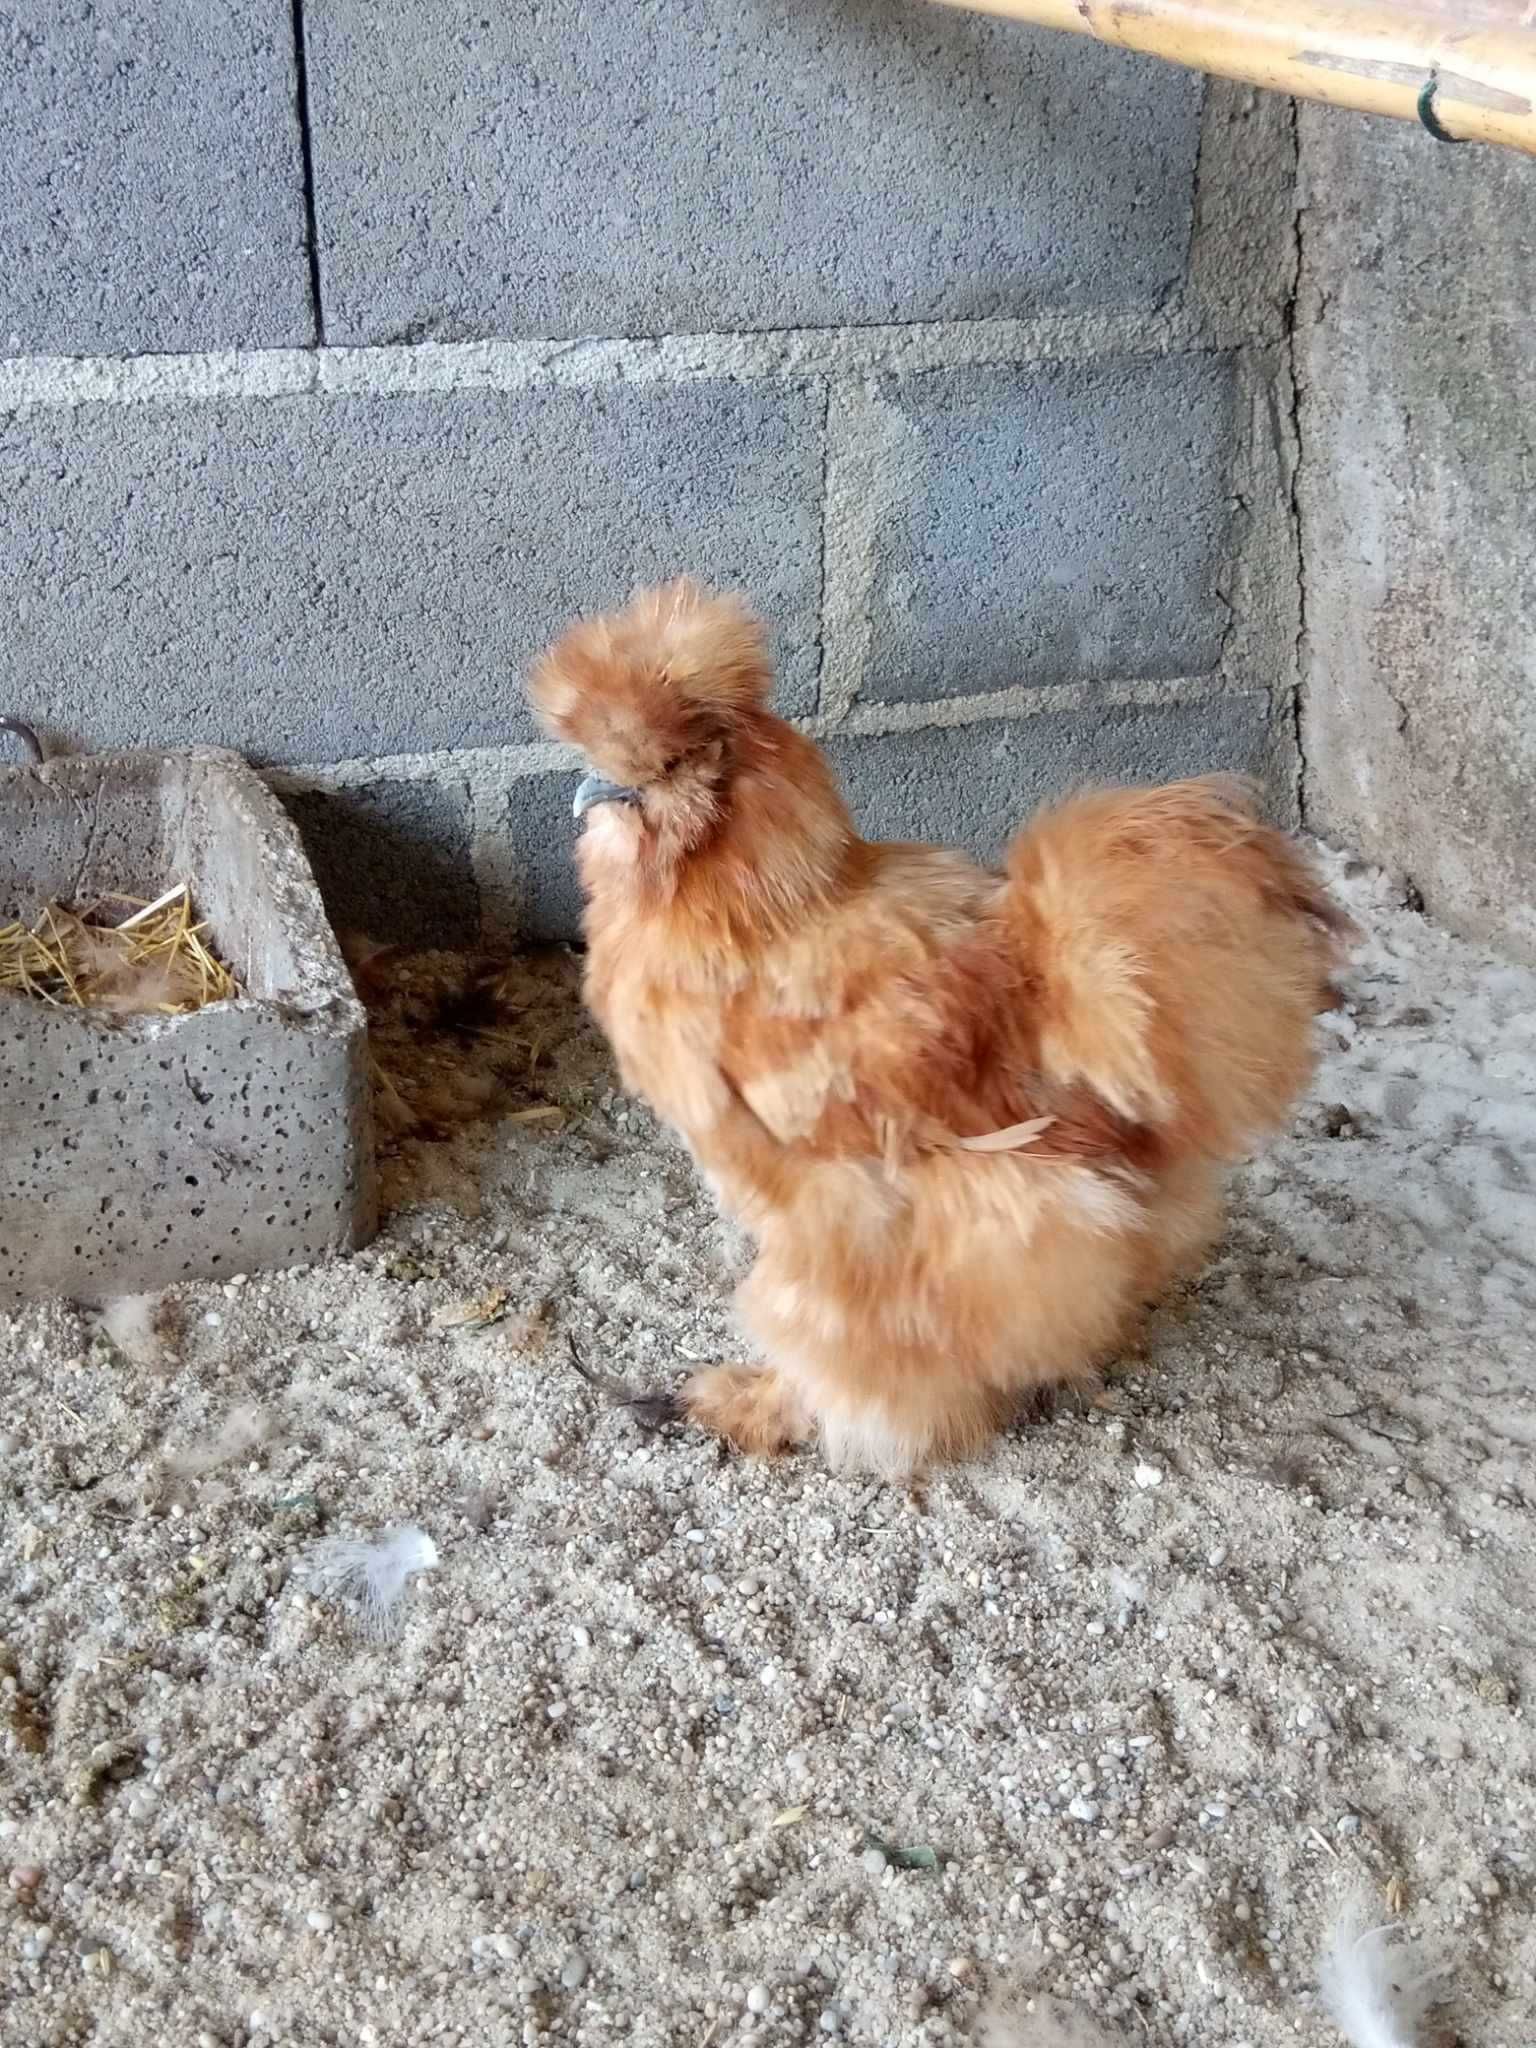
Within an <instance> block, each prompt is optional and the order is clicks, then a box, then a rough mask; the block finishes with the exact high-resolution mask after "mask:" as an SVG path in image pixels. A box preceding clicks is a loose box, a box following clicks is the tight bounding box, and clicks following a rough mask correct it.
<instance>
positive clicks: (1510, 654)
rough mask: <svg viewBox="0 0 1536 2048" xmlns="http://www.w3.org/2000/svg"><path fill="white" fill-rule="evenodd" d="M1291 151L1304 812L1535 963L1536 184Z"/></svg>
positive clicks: (1479, 153)
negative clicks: (1297, 267) (1298, 241)
mask: <svg viewBox="0 0 1536 2048" xmlns="http://www.w3.org/2000/svg"><path fill="white" fill-rule="evenodd" d="M1301 136H1302V153H1301V166H1302V178H1303V190H1302V202H1303V207H1304V211H1303V214H1302V251H1303V269H1302V289H1301V295H1300V299H1299V305H1298V321H1297V342H1298V349H1297V367H1298V374H1299V376H1300V379H1301V404H1300V415H1299V424H1300V428H1301V437H1302V465H1301V471H1300V504H1301V509H1302V543H1303V547H1302V557H1303V567H1304V572H1305V593H1306V623H1307V665H1306V674H1305V686H1304V692H1303V701H1302V742H1303V754H1304V758H1305V797H1306V804H1307V810H1308V814H1309V816H1310V817H1311V818H1312V819H1313V820H1315V821H1316V823H1317V824H1318V825H1319V826H1321V827H1322V828H1324V829H1326V830H1328V831H1331V832H1335V833H1338V834H1340V835H1342V836H1344V837H1346V838H1348V839H1349V840H1350V841H1352V842H1353V843H1355V844H1357V845H1359V846H1361V847H1363V848H1364V849H1365V850H1366V851H1367V852H1368V853H1369V854H1370V855H1371V856H1372V857H1373V858H1375V859H1378V860H1381V861H1384V862H1387V863H1389V864H1390V865H1392V866H1394V867H1396V868H1398V869H1399V870H1401V871H1403V872H1405V873H1406V874H1408V875H1409V876H1410V877H1411V878H1412V880H1413V882H1414V884H1415V885H1416V887H1417V888H1418V889H1419V890H1420V892H1421V893H1422V895H1423V898H1424V900H1425V902H1426V904H1427V905H1428V906H1429V908H1430V910H1431V912H1432V913H1433V914H1434V915H1435V916H1437V917H1440V918H1443V919H1444V920H1445V921H1446V922H1447V923H1448V924H1451V925H1453V926H1456V927H1459V928H1461V929H1463V930H1465V931H1469V932H1472V933H1475V934H1477V935H1479V936H1483V937H1487V938H1491V939H1495V940H1497V941H1498V942H1499V943H1500V944H1501V945H1504V946H1507V947H1510V948H1512V949H1514V950H1515V951H1517V952H1519V953H1521V954H1523V955H1524V956H1525V957H1526V958H1528V959H1536V579H1533V577H1532V573H1531V547H1532V531H1533V525H1532V519H1533V513H1532V508H1533V505H1536V310H1533V309H1536V283H1533V281H1536V162H1532V161H1530V160H1528V159H1527V158H1524V157H1521V156H1517V155H1515V154H1514V153H1513V152H1502V153H1501V152H1499V151H1496V150H1492V149H1482V148H1469V149H1444V148H1436V147H1434V145H1433V144H1432V143H1430V142H1429V140H1428V138H1427V137H1424V136H1422V135H1420V134H1418V133H1417V132H1416V131H1415V130H1413V129H1412V128H1409V127H1405V126H1402V125H1400V124H1398V123H1396V122H1390V121H1370V120H1366V119H1363V118H1361V117H1358V116H1347V115H1344V114H1341V113H1337V112H1333V111H1330V110H1326V109H1323V108H1307V109H1305V110H1304V111H1303V113H1302V117H1301Z"/></svg>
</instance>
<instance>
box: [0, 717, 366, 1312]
mask: <svg viewBox="0 0 1536 2048" xmlns="http://www.w3.org/2000/svg"><path fill="white" fill-rule="evenodd" d="M181 881H185V882H188V883H189V884H190V885H191V888H192V892H193V901H194V905H195V908H196V911H197V914H198V916H199V917H200V918H202V919H205V920H206V921H207V924H208V926H209V927H210V930H209V934H208V936H209V940H210V942H211V945H212V947H213V950H214V951H216V952H217V953H218V954H220V955H221V957H222V958H223V959H224V960H226V961H227V962H228V963H229V965H230V966H231V967H232V968H233V970H234V972H235V975H236V978H237V980H238V982H239V985H240V994H239V995H238V997H236V998H235V999H234V1000H233V1001H229V1002H223V1003H215V1004H210V1005H209V1006H208V1007H207V1008H205V1009H202V1010H198V1011H194V1012H193V1013H191V1014H190V1015H187V1016H176V1017H165V1016H128V1017H117V1016H113V1015H111V1014H109V1013H107V1012H104V1011H100V1010H91V1009H66V1008H55V1007H53V1006H52V1005H50V1004H47V1003H44V1002H41V1001H39V1000H37V999H36V998H34V997H31V996H27V995H9V994H0V1300H3V1299H5V1298H7V1297H9V1298H13V1299H14V1298H15V1297H17V1296H36V1295H46V1294H64V1295H69V1296H71V1297H73V1298H74V1299H76V1300H80V1301H98V1300H101V1299H102V1298H104V1297H106V1296H109V1295H113V1294H123V1293H141V1292H147V1291H149V1290H151V1289H155V1288H160V1287H164V1286H168V1285H170V1284H172V1283H173V1282H175V1281H179V1280H192V1279H208V1278H218V1277H227V1276H228V1275H230V1274H233V1273H239V1272H253V1271H256V1270H257V1269H260V1268H263V1267H274V1266H298V1265H304V1264H306V1263H308V1262H309V1261H311V1260H314V1259H317V1258H319V1257H321V1256H323V1255H324V1254H325V1253H327V1252H333V1251H342V1250H348V1249H352V1248H354V1247H356V1246H358V1245H360V1244H364V1243H366V1242H367V1240H368V1239H369V1238H370V1237H371V1236H372V1234H373V1232H374V1229H375V1227H376V1220H377V1215H376V1209H377V1204H376V1194H375V1185H374V1172H373V1150H372V1137H371V1125H370V1111H369V1077H368V1050H367V1031H366V1023H365V1019H364V1015H363V1010H362V1006H361V1005H360V1004H359V1002H358V1000H357V997H356V995H355V993H354V991H353V988H352V983H351V980H350V977H349V976H348V973H347V969H346V965H345V963H344V961H343V960H342V957H341V954H340V951H339V949H338V947H337V945H336V941H335V938H334V936H333V935H332V932H331V928H330V925H329V923H328V922H327V920H326V915H325V911H324V909H323V907H322V905H321V902H320V895H319V891H318V890H317V889H316V887H315V883H314V878H313V876H312V875H311V873H310V870H309V865H308V862H307V861H306V859H305V857H304V852H303V849H302V847H301V846H300V844H299V839H298V835H297V833H296V832H295V830H294V828H293V826H292V825H291V823H290V822H289V820H288V818H287V816H286V815H285V813H284V812H283V810H282V807H281V806H280V805H279V803H278V802H277V800H276V798H275V797H273V796H272V794H271V793H270V791H268V789H267V788H266V787H265V785H264V784H263V783H262V782H261V781H260V780H259V778H258V777H257V776H256V775H255V774H253V773H252V771H251V770H250V768H249V767H247V765H246V764H245V762H243V761H242V760H241V759H240V758H239V756H238V755H234V754H226V753H222V752H215V751H213V750H207V751H202V750H199V751H195V752H188V753H176V754H152V753H142V754H99V755H94V756H81V757H78V758H66V759H58V760H53V761H49V762H47V763H46V764H45V765H43V766H40V767H26V768H11V767H0V923H3V922H5V921H6V920H7V919H9V918H11V917H20V918H23V919H25V920H27V921H29V922H30V921H31V920H32V919H34V918H35V917H36V916H37V915H38V913H39V912H40V911H41V910H42V909H43V907H44V905H45V904H47V903H48V902H49V901H50V900H54V901H61V902H66V903H73V904H77V905H78V904H84V903H88V902H91V901H93V900H95V899H96V898H99V897H104V896H114V895H117V896H133V897H138V898H140V899H144V900H147V899H150V898H153V897H156V896H158V895H159V894H160V893H161V892H162V891H163V890H164V889H166V888H168V887H170V886H172V885H173V884H175V883H177V882H181Z"/></svg>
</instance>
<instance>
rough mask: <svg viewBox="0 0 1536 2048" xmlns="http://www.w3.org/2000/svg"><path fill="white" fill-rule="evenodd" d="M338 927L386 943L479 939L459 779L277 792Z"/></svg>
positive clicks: (477, 897) (455, 942) (433, 943)
mask: <svg viewBox="0 0 1536 2048" xmlns="http://www.w3.org/2000/svg"><path fill="white" fill-rule="evenodd" d="M283 807H284V809H285V810H286V811H287V812H288V815H289V817H291V818H292V819H293V821H294V823H295V824H296V825H297V826H298V828H299V836H300V838H301V839H302V840H303V841H304V851H305V852H306V853H307V854H308V855H309V860H310V865H311V866H312V867H313V869H314V873H315V880H316V882H317V883H318V884H319V886H320V894H321V896H322V897H323V898H324V901H325V907H326V909H327V910H328V911H329V912H330V915H331V921H332V923H333V924H334V925H335V927H336V929H337V931H338V932H341V933H346V932H349V931H353V932H358V933H362V934H365V935H366V936H367V937H368V938H370V939H375V940H377V941H378V942H379V943H380V944H381V945H386V946H468V947H473V946H476V945H478V944H479V942H480V891H479V889H478V887H477V886H476V883H475V878H474V868H473V858H472V853H471V845H470V838H471V834H470V820H469V803H468V798H467V793H466V791H465V789H464V785H463V784H462V783H452V782H446V783H440V782H371V783H369V784H368V785H367V786H366V787H365V788H363V789H346V790H336V791H331V790H301V791H298V792H296V793H292V794H290V793H287V792H285V793H284V796H283Z"/></svg>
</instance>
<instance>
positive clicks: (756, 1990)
mask: <svg viewBox="0 0 1536 2048" xmlns="http://www.w3.org/2000/svg"><path fill="white" fill-rule="evenodd" d="M767 2010H768V1986H767V1985H766V1984H754V1985H753V1986H752V1989H751V1990H750V1991H749V1992H748V1993H747V2011H748V2012H756V2013H761V2012H766V2011H767Z"/></svg>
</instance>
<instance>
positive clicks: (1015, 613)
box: [846, 355, 1232, 701]
mask: <svg viewBox="0 0 1536 2048" xmlns="http://www.w3.org/2000/svg"><path fill="white" fill-rule="evenodd" d="M852 403H853V405H854V407H855V408H856V411H855V414H854V416H853V418H852V419H851V420H850V422H849V426H848V429H847V432H848V439H849V444H850V448H851V451H852V452H851V456H850V460H851V463H852V465H853V467H852V469H851V472H850V474H849V476H848V480H847V484H846V488H847V490H848V491H849V492H850V493H851V494H852V503H851V505H850V508H849V509H850V513H851V515H852V516H854V517H856V518H857V519H859V520H860V521H861V522H862V524H863V530H864V531H865V533H866V534H867V539H866V542H865V550H866V554H867V562H868V568H867V574H868V576H869V579H870V581H869V611H870V622H871V624H870V640H869V653H868V662H867V667H866V671H865V675H864V678H863V691H862V694H863V695H864V696H865V697H866V698H872V699H879V700H883V701H896V700H907V701H911V700H918V699H921V700H930V699H935V698H941V697H957V696H969V695H981V694H983V693H985V692H988V691H992V690H1005V689H1009V688H1011V687H1012V686H1013V685H1014V684H1016V683H1033V684H1041V683H1067V682H1076V681H1079V680H1090V681H1107V680H1116V679H1120V678H1166V677H1171V676H1197V675H1205V674H1208V673H1210V672H1211V671H1212V670H1213V669H1214V668H1215V667H1216V665H1217V663H1218V661H1219V659H1220V656H1221V642H1222V634H1223V631H1224V629H1225V626H1226V622H1227V609H1226V606H1225V605H1224V604H1223V602H1222V600H1221V597H1220V595H1219V586H1220V584H1221V581H1222V569H1223V566H1224V562H1225V555H1226V540H1227V525H1228V516H1229V502H1230V490H1229V483H1228V476H1227V471H1228V466H1229V464H1230V461H1231V447H1232V365H1231V363H1230V361H1229V360H1228V359H1227V358H1226V357H1224V356H1209V355H1196V356H1168V357H1159V358H1146V357H1136V358H1133V359H1122V360H1111V361H1107V362H1099V363H1085V364H1056V365H1052V366H1049V367H1045V366H1042V367H1038V368H1033V369H1029V370H1024V371H1019V370H959V371H951V372H936V373H934V374H933V375H930V376H923V377H912V378H908V379H904V380H901V381H887V382H884V383H882V384H880V385H878V386H875V387H874V388H872V389H871V390H870V391H868V392H867V393H865V394H864V395H862V396H861V397H860V398H858V399H855V400H854V401H852ZM866 466H867V474H868V481H867V484H866V483H863V482H861V474H860V473H861V470H862V469H864V468H865V467H866Z"/></svg>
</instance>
